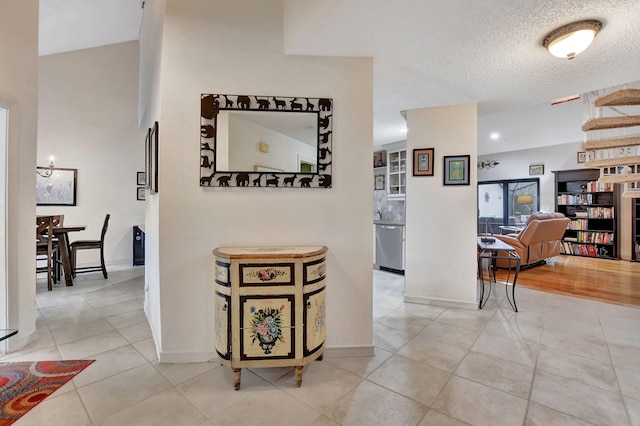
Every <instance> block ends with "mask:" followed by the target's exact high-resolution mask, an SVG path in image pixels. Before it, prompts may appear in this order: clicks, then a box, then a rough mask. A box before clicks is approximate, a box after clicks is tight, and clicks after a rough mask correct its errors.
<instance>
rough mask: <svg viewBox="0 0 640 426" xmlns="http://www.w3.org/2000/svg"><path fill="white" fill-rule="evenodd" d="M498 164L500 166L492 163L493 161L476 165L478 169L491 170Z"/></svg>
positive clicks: (495, 162)
mask: <svg viewBox="0 0 640 426" xmlns="http://www.w3.org/2000/svg"><path fill="white" fill-rule="evenodd" d="M498 164H500V163H498V162H497V161H494V160H489V161H483V162H481V163H478V168H479V169H493V168H494V167H495V166H497V165H498Z"/></svg>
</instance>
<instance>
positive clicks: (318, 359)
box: [316, 354, 324, 361]
mask: <svg viewBox="0 0 640 426" xmlns="http://www.w3.org/2000/svg"><path fill="white" fill-rule="evenodd" d="M323 357H324V354H320V356H319V357H318V358H316V361H322V358H323Z"/></svg>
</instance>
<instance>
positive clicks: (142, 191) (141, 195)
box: [136, 186, 147, 201]
mask: <svg viewBox="0 0 640 426" xmlns="http://www.w3.org/2000/svg"><path fill="white" fill-rule="evenodd" d="M146 195H147V188H146V187H144V186H139V187H138V188H136V199H137V200H138V201H144V200H146V198H147V197H146Z"/></svg>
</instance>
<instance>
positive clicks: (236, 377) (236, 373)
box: [233, 368, 242, 390]
mask: <svg viewBox="0 0 640 426" xmlns="http://www.w3.org/2000/svg"><path fill="white" fill-rule="evenodd" d="M241 371H242V369H241V368H234V369H233V387H234V388H235V390H238V389H240V372H241Z"/></svg>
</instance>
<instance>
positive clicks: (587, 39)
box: [542, 19, 602, 59]
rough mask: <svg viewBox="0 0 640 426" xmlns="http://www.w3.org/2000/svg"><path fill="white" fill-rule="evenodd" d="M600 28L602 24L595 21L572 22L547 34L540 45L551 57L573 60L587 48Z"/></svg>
mask: <svg viewBox="0 0 640 426" xmlns="http://www.w3.org/2000/svg"><path fill="white" fill-rule="evenodd" d="M600 28H602V22H601V21H598V20H596V19H587V20H584V21H577V22H572V23H570V24H567V25H563V26H561V27H560V28H556V29H555V30H553V31H551V32H550V33H549V34H547V36H546V37H545V38H544V40H543V41H542V45H543V46H544V47H545V48H546V49H547V50H548V51H549V53H551V54H552V55H553V56H556V57H558V58H567V59H573V58H574V57H575V56H576V55H577V54H579V53H580V52H583V51H584V50H585V49H586V48H587V47H589V45H590V44H591V42H592V41H593V39H594V38H596V34H598V31H600Z"/></svg>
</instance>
